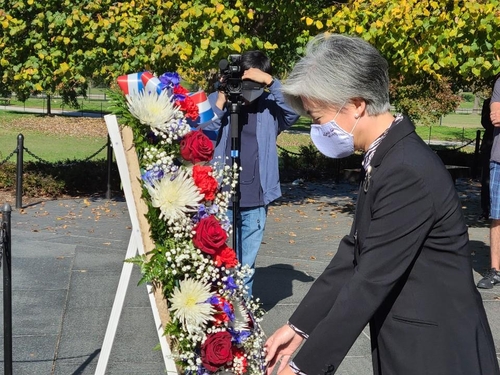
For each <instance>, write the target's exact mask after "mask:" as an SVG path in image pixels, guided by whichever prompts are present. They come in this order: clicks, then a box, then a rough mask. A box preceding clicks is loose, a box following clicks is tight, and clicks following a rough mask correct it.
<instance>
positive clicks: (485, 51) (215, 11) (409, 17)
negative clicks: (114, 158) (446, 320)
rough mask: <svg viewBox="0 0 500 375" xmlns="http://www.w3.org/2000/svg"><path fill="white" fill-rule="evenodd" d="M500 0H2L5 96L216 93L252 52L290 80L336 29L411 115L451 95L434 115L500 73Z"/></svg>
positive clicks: (0, 52) (0, 56)
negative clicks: (126, 79) (161, 81)
mask: <svg viewBox="0 0 500 375" xmlns="http://www.w3.org/2000/svg"><path fill="white" fill-rule="evenodd" d="M499 1H500V0H488V1H479V0H478V1H458V0H448V1H440V2H438V1H429V0H423V1H417V0H398V1H396V0H372V1H368V0H354V1H353V0H351V1H348V2H346V3H345V4H341V2H332V1H325V0H323V1H321V0H314V1H307V0H288V1H287V0H276V1H273V2H270V1H268V0H265V1H264V0H253V1H245V2H243V1H241V0H187V1H182V0H167V1H164V0H127V1H119V2H117V1H114V0H80V1H78V2H74V1H70V0H58V1H56V0H45V1H35V0H0V27H1V29H0V30H1V31H0V77H1V79H2V85H0V90H1V93H2V94H3V95H5V94H7V93H10V92H15V93H16V94H17V95H18V96H19V97H20V98H21V99H24V98H26V97H27V96H28V95H29V94H30V93H40V92H43V93H46V94H48V95H53V94H55V93H60V94H62V95H63V97H64V100H65V101H68V102H71V101H72V100H74V99H75V98H76V95H78V94H84V93H85V91H86V88H87V85H88V83H89V82H90V80H93V81H96V82H99V83H105V84H111V83H113V82H115V80H116V77H117V76H119V75H123V74H128V73H134V72H138V71H143V70H151V71H153V72H155V73H157V74H161V73H163V72H165V71H178V72H180V73H181V74H182V75H183V77H184V78H185V79H186V80H188V81H191V82H196V83H198V84H200V85H201V86H203V87H204V88H205V89H209V82H210V78H211V77H212V76H213V74H214V73H215V72H216V71H217V66H218V62H219V61H220V60H221V59H223V58H227V56H228V55H229V54H233V53H241V52H243V51H245V50H251V49H261V50H264V51H266V52H267V53H268V54H269V56H270V57H271V59H272V61H273V65H274V67H275V74H276V75H278V76H283V75H286V72H287V71H289V70H290V69H291V67H293V64H294V62H295V61H297V59H298V58H299V57H300V55H301V54H302V53H303V48H304V46H305V44H306V43H307V41H308V40H309V38H310V37H311V36H313V35H316V34H317V33H319V32H326V31H329V32H338V33H347V34H352V35H358V36H360V37H362V38H363V39H365V40H367V41H368V42H370V43H372V44H373V45H375V47H377V48H378V49H379V50H380V51H381V52H382V54H383V55H384V56H385V57H386V58H387V60H388V61H389V63H390V74H391V77H393V79H394V81H393V85H394V87H393V88H392V89H391V92H393V93H394V95H393V98H394V99H395V102H394V104H396V105H398V103H403V104H402V105H401V108H402V109H403V110H405V107H404V102H405V100H406V101H408V99H410V98H409V97H407V96H404V94H405V93H410V92H411V95H412V96H416V97H419V96H422V97H424V98H426V99H425V100H424V102H423V105H419V106H417V107H419V108H422V111H420V112H421V113H423V114H425V111H426V108H427V107H428V105H427V104H426V103H429V102H432V98H433V97H435V96H436V93H438V92H439V93H440V98H439V101H441V102H442V101H443V95H444V98H445V99H444V100H448V102H447V105H444V106H437V105H436V103H434V104H432V105H431V107H432V108H433V109H432V111H433V112H432V113H433V114H434V115H436V116H437V115H439V112H440V111H445V110H446V111H448V110H449V108H451V107H453V103H454V101H455V99H456V98H455V97H454V96H453V94H454V93H457V92H459V90H461V89H464V88H467V89H471V90H473V91H477V90H479V89H481V88H482V87H484V84H485V82H486V81H487V80H488V79H489V77H490V76H491V75H493V73H496V72H498V71H499V70H500V60H499V57H498V56H497V55H496V53H497V51H498V50H500V35H499V34H500V15H499V14H500V13H499V12H500V10H499V9H500V6H499V5H500V3H499ZM406 86H408V87H407V88H406V89H404V87H406ZM431 87H432V90H433V91H432V90H430V88H431ZM400 88H401V90H400ZM446 93H450V95H447V94H446ZM403 99H405V100H403ZM448 104H449V105H448ZM417 112H418V111H417ZM415 116H418V113H416V114H415Z"/></svg>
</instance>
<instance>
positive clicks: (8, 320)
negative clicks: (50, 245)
mask: <svg viewBox="0 0 500 375" xmlns="http://www.w3.org/2000/svg"><path fill="white" fill-rule="evenodd" d="M11 212H12V209H11V207H10V205H9V204H7V203H6V204H5V205H4V206H3V211H2V231H3V236H2V242H3V254H2V263H3V348H4V358H3V360H4V373H5V375H12V282H11V280H12V269H11V239H10V224H11V220H10V217H11Z"/></svg>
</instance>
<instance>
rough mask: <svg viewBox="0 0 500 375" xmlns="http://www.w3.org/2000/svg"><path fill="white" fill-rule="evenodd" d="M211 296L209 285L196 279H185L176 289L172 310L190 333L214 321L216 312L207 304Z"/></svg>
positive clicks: (171, 300)
mask: <svg viewBox="0 0 500 375" xmlns="http://www.w3.org/2000/svg"><path fill="white" fill-rule="evenodd" d="M211 295H212V294H211V293H210V289H209V286H208V285H205V284H203V283H202V282H200V281H196V280H194V279H185V280H183V281H181V282H180V283H179V287H178V288H177V287H176V288H175V289H174V292H173V295H172V298H171V299H170V302H171V307H170V310H171V311H173V312H174V316H175V317H176V318H177V319H179V321H180V322H181V323H182V326H183V327H184V329H185V330H186V331H188V332H189V333H194V332H195V331H196V330H197V329H199V328H200V327H201V326H202V325H204V324H205V323H206V322H208V321H209V320H211V319H212V314H213V313H214V311H215V310H214V308H213V306H212V305H211V304H210V303H209V302H207V300H208V299H209V298H210V297H211Z"/></svg>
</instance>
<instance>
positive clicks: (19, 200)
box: [16, 134, 24, 208]
mask: <svg viewBox="0 0 500 375" xmlns="http://www.w3.org/2000/svg"><path fill="white" fill-rule="evenodd" d="M16 152H17V171H16V208H22V207H23V163H24V161H23V156H24V155H23V154H24V135H22V134H19V135H18V136H17V151H16Z"/></svg>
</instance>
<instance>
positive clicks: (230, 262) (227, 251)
mask: <svg viewBox="0 0 500 375" xmlns="http://www.w3.org/2000/svg"><path fill="white" fill-rule="evenodd" d="M214 260H215V262H216V263H217V267H221V266H223V265H224V266H226V267H227V268H233V267H234V266H236V265H237V264H238V259H237V258H236V252H235V251H234V250H233V249H231V248H230V247H229V246H224V247H222V248H220V249H219V250H217V251H216V252H215V254H214Z"/></svg>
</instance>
